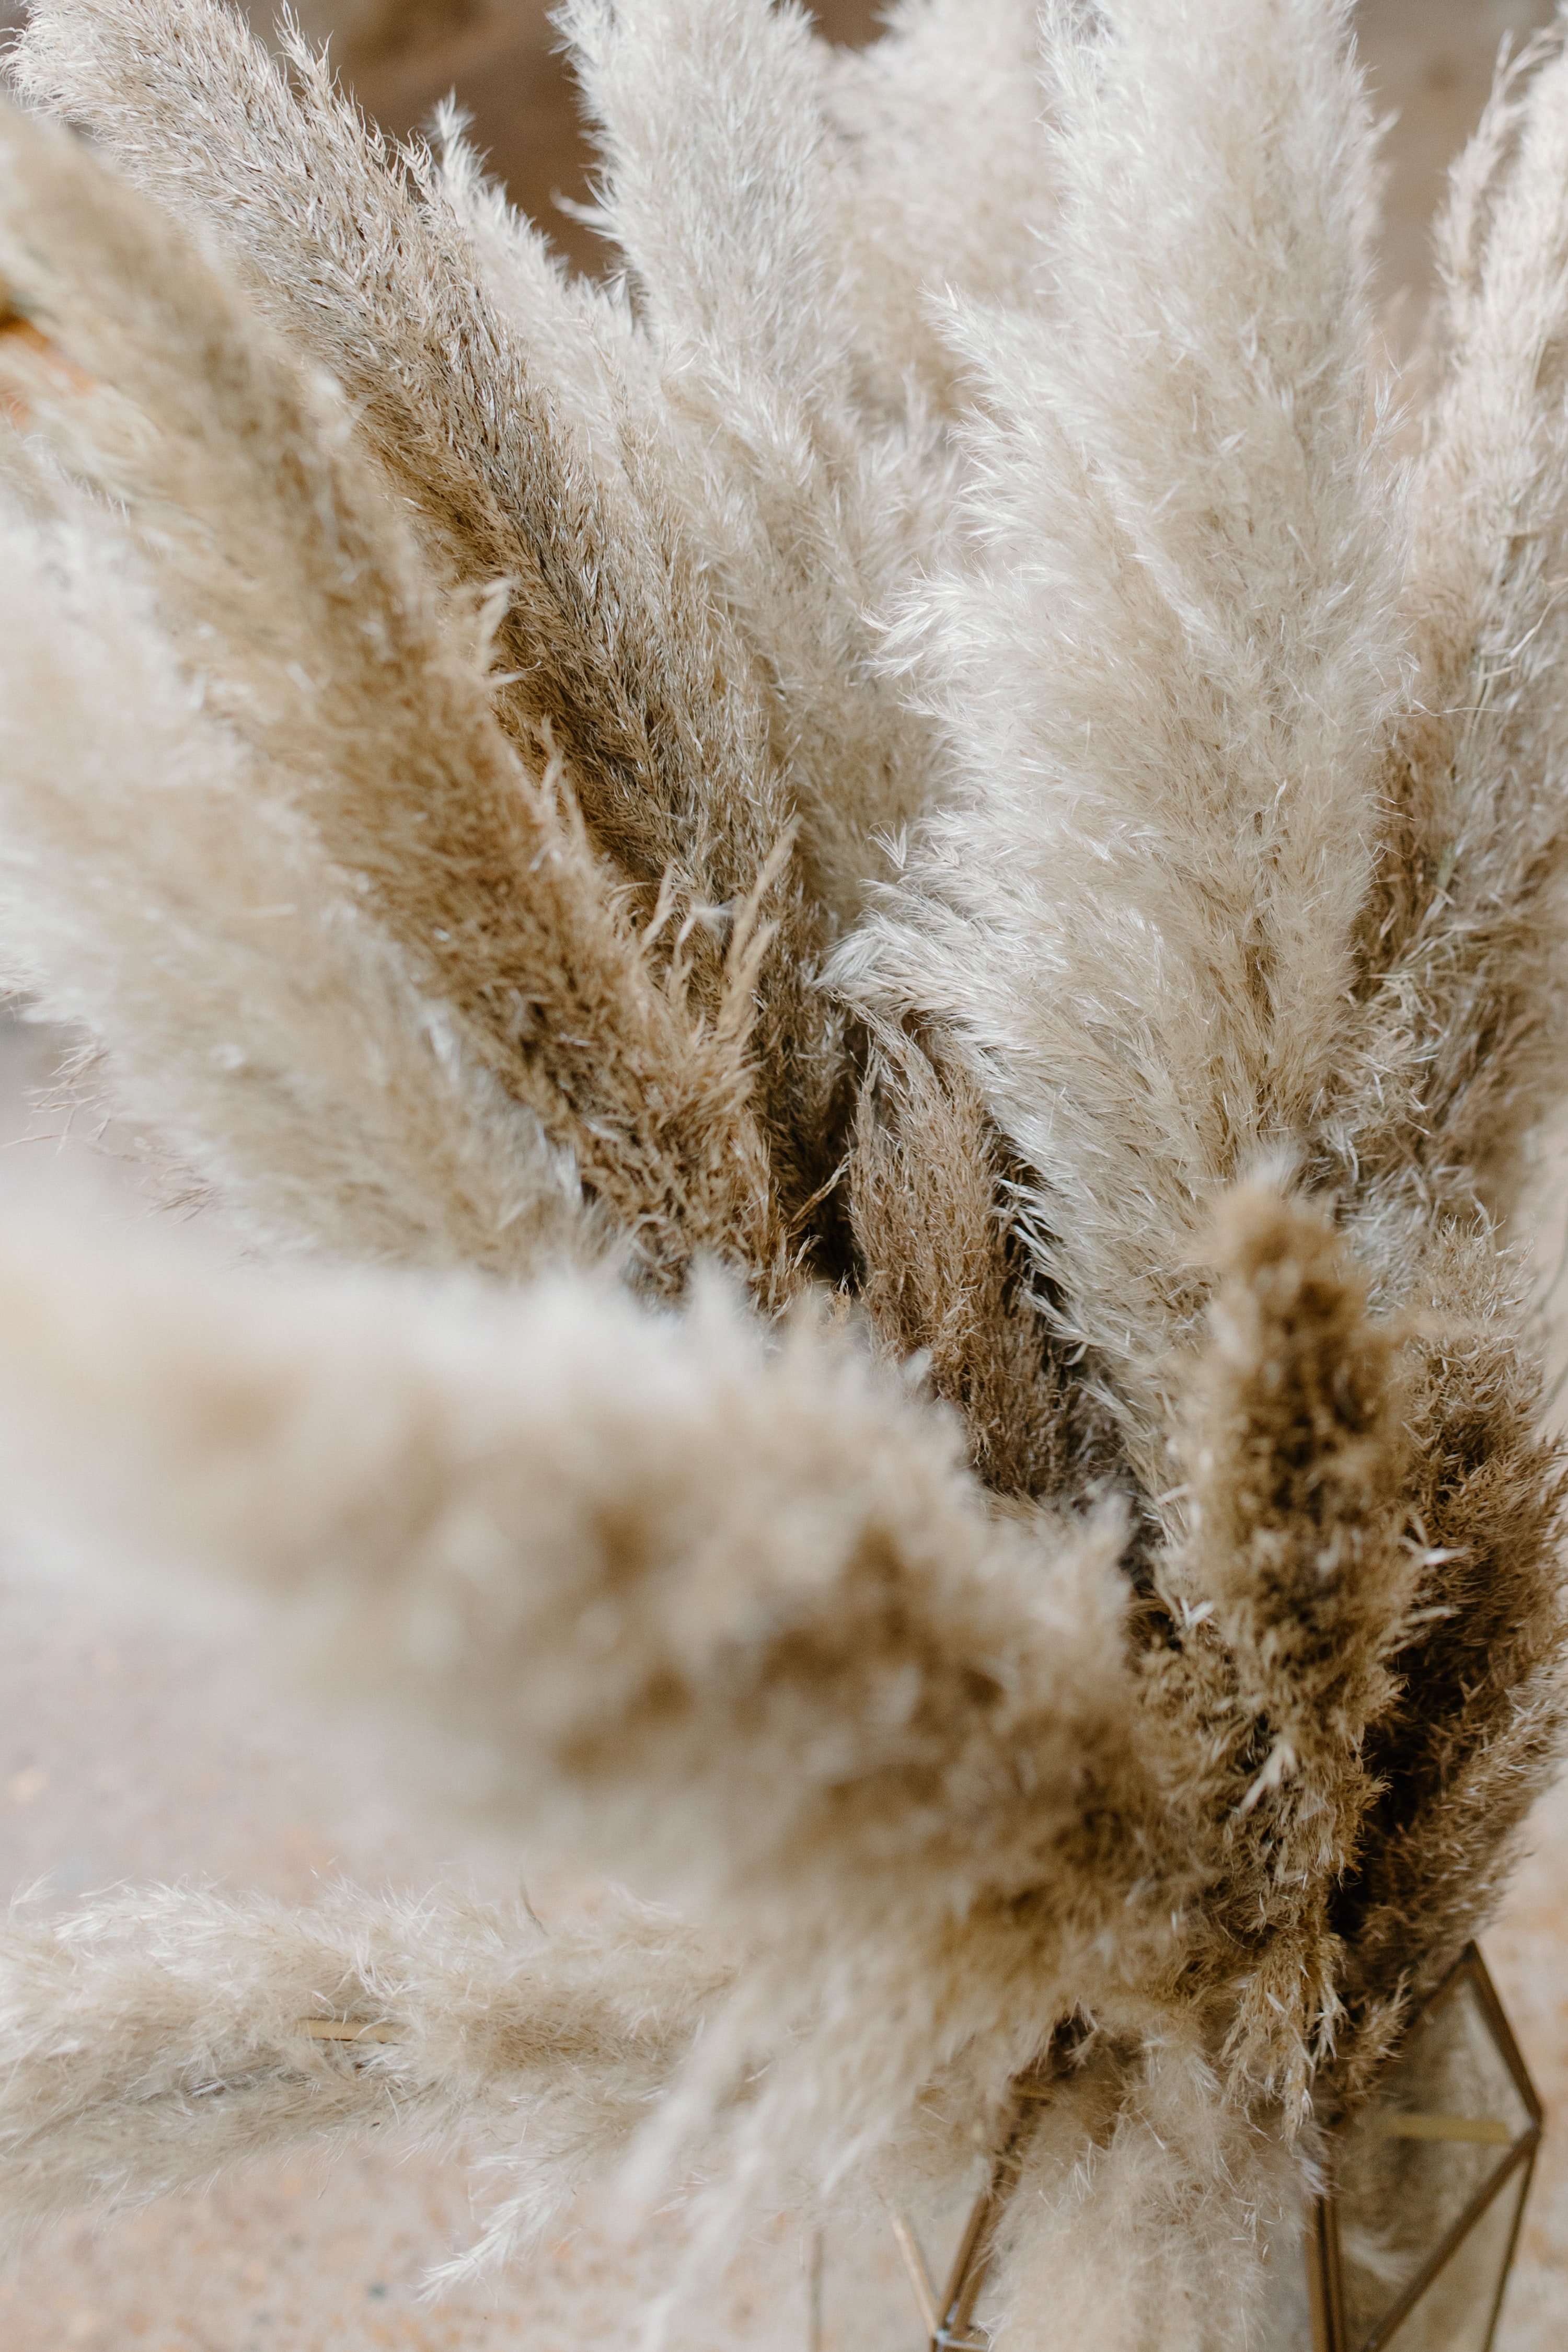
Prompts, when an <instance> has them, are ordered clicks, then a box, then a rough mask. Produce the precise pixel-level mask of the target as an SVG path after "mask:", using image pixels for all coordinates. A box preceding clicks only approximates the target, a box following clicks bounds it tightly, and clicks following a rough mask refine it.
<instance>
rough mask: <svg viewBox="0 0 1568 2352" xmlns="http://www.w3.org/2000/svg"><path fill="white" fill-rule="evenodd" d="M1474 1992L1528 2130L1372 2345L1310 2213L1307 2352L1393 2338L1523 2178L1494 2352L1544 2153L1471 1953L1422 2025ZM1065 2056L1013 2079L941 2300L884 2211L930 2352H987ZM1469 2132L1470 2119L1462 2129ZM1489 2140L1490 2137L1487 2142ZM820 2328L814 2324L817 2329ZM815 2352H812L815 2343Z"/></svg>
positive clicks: (1320, 2222)
mask: <svg viewBox="0 0 1568 2352" xmlns="http://www.w3.org/2000/svg"><path fill="white" fill-rule="evenodd" d="M1467 1980H1468V1982H1469V1984H1470V1985H1471V1986H1472V1987H1473V1989H1474V1990H1475V1993H1476V1995H1477V1998H1478V2000H1479V2002H1480V2005H1481V2010H1482V2013H1483V2015H1484V2016H1485V2018H1486V2021H1487V2024H1488V2027H1489V2030H1490V2032H1491V2035H1492V2039H1493V2041H1494V2042H1496V2044H1497V2048H1498V2052H1499V2054H1500V2057H1501V2058H1502V2061H1503V2063H1504V2064H1505V2065H1506V2067H1507V2068H1508V2071H1509V2073H1510V2075H1511V2076H1512V2078H1513V2082H1514V2084H1515V2087H1516V2088H1517V2090H1518V2092H1519V2095H1520V2098H1521V2103H1522V2105H1523V2106H1524V2111H1525V2114H1526V2116H1528V2117H1529V2121H1528V2123H1527V2124H1526V2126H1525V2127H1524V2129H1523V2131H1521V2133H1520V2134H1519V2135H1518V2136H1517V2137H1511V2136H1510V2138H1509V2139H1508V2141H1507V2142H1506V2143H1502V2142H1500V2143H1499V2144H1500V2145H1503V2144H1506V2145H1507V2146H1508V2148H1509V2153H1508V2155H1507V2157H1506V2158H1504V2160H1503V2162H1502V2163H1501V2164H1500V2166H1499V2167H1498V2169H1497V2170H1496V2172H1494V2173H1493V2174H1492V2176H1491V2178H1490V2179H1489V2180H1487V2181H1486V2182H1485V2183H1484V2184H1483V2185H1482V2187H1481V2188H1480V2189H1478V2190H1477V2192H1476V2194H1475V2196H1474V2197H1473V2198H1472V2199H1471V2200H1470V2201H1469V2203H1468V2205H1467V2206H1466V2208H1465V2210H1464V2211H1463V2212H1462V2213H1461V2214H1460V2215H1459V2218H1458V2221H1456V2222H1455V2223H1454V2225H1453V2227H1452V2228H1451V2229H1450V2230H1449V2231H1447V2234H1446V2236H1445V2237H1444V2238H1443V2239H1442V2241H1441V2242H1440V2243H1439V2244H1438V2245H1437V2247H1436V2250H1435V2252H1433V2253H1432V2254H1431V2256H1430V2257H1429V2259H1428V2260H1427V2261H1426V2263H1423V2265H1422V2267H1421V2269H1420V2271H1419V2272H1418V2273H1416V2275H1415V2278H1414V2279H1412V2280H1411V2282H1410V2284H1408V2285H1407V2286H1406V2288H1405V2291H1404V2293H1403V2294H1401V2295H1400V2297H1399V2299H1398V2301H1397V2302H1396V2303H1394V2305H1391V2306H1390V2308H1389V2310H1388V2311H1387V2312H1386V2313H1385V2314H1384V2316H1383V2318H1382V2319H1381V2320H1380V2321H1379V2322H1378V2324H1377V2326H1375V2327H1374V2328H1373V2331H1372V2333H1371V2335H1369V2336H1363V2338H1362V2339H1361V2341H1360V2342H1359V2343H1356V2344H1352V2342H1351V2341H1350V2337H1349V2334H1348V2330H1347V2328H1346V2324H1345V2304H1344V2273H1343V2266H1342V2256H1341V2251H1340V2212H1339V2200H1337V2198H1336V2197H1335V2196H1334V2194H1333V2192H1332V2191H1330V2192H1329V2194H1328V2195H1327V2196H1324V2197H1321V2198H1320V2199H1319V2200H1317V2203H1316V2205H1315V2206H1314V2209H1313V2212H1312V2218H1311V2222H1310V2227H1309V2230H1308V2235H1307V2247H1306V2260H1307V2286H1308V2296H1309V2304H1310V2315H1311V2331H1312V2352H1382V2347H1384V2346H1386V2345H1387V2344H1388V2343H1389V2339H1390V2338H1391V2337H1392V2336H1393V2335H1394V2330H1395V2329H1396V2328H1397V2327H1398V2326H1400V2324H1401V2322H1402V2321H1404V2320H1405V2318H1407V2317H1408V2315H1409V2314H1410V2312H1411V2311H1412V2309H1413V2308H1414V2307H1415V2304H1416V2303H1418V2302H1419V2300H1420V2298H1421V2296H1422V2295H1423V2294H1425V2293H1426V2289H1427V2288H1428V2287H1429V2286H1430V2285H1431V2284H1432V2282H1433V2280H1434V2279H1435V2278H1436V2275H1437V2273H1438V2272H1439V2271H1440V2270H1441V2269H1442V2267H1443V2265H1444V2263H1446V2262H1447V2260H1448V2258H1449V2256H1450V2255H1451V2254H1453V2253H1454V2252H1457V2250H1458V2246H1459V2243H1460V2242H1461V2240H1463V2239H1464V2238H1466V2237H1467V2236H1468V2234H1469V2232H1470V2231H1471V2230H1472V2229H1473V2228H1474V2227H1475V2225H1476V2223H1477V2222H1478V2221H1479V2220H1480V2219H1481V2216H1482V2215H1483V2214H1484V2213H1485V2212H1486V2211H1487V2210H1488V2208H1489V2206H1490V2205H1491V2204H1492V2202H1493V2201H1494V2200H1495V2199H1497V2198H1498V2197H1500V2196H1501V2194H1502V2193H1503V2190H1504V2189H1506V2188H1507V2187H1508V2186H1509V2184H1510V2182H1512V2181H1516V2180H1517V2179H1518V2178H1519V2175H1520V2173H1521V2170H1522V2171H1523V2174H1524V2180H1523V2184H1522V2193H1521V2196H1520V2199H1519V2202H1518V2206H1517V2208H1516V2210H1515V2213H1514V2221H1513V2228H1512V2230H1511V2231H1510V2236H1509V2242H1508V2249H1507V2252H1506V2253H1505V2255H1504V2257H1503V2261H1502V2264H1501V2268H1500V2272H1499V2274H1498V2286H1497V2293H1496V2294H1495V2296H1494V2297H1493V2300H1492V2307H1491V2312H1490V2315H1489V2320H1488V2325H1487V2335H1486V2340H1485V2343H1484V2345H1483V2346H1482V2347H1481V2352H1491V2343H1492V2338H1493V2336H1494V2335H1495V2334H1496V2332H1497V2323H1498V2315H1499V2313H1500V2310H1501V2307H1502V2297H1503V2289H1504V2287H1505V2286H1506V2285H1507V2284H1508V2275H1509V2272H1510V2269H1511V2268H1512V2265H1513V2256H1514V2249H1515V2246H1516V2245H1517V2243H1518V2239H1519V2231H1520V2224H1521V2221H1522V2219H1523V2215H1524V2207H1525V2202H1526V2200H1527V2199H1528V2197H1529V2195H1530V2181H1531V2174H1532V2173H1533V2171H1534V2168H1535V2157H1536V2150H1537V2148H1538V2147H1540V2144H1541V2133H1542V2122H1543V2120H1544V2114H1543V2110H1542V2105H1541V2100H1540V2097H1539V2095H1537V2092H1536V2089H1535V2085H1534V2084H1533V2083H1532V2082H1531V2079H1530V2074H1529V2070H1528V2069H1527V2067H1526V2065H1525V2063H1524V2059H1523V2057H1522V2055H1521V2052H1520V2047H1519V2044H1518V2042H1516V2041H1515V2040H1514V2037H1513V2031H1512V2028H1511V2027H1510V2024H1509V2021H1508V2019H1507V2017H1506V2015H1505V2014H1504V2011H1503V2007H1502V2003H1501V2002H1500V2000H1499V1999H1498V1996H1497V1989H1496V1987H1495V1986H1494V1985H1493V1983H1492V1980H1491V1978H1490V1977H1489V1975H1488V1973H1487V1968H1486V1963H1485V1961H1484V1960H1483V1959H1482V1958H1481V1956H1480V1953H1479V1950H1478V1948H1477V1947H1476V1946H1475V1945H1474V1944H1467V1945H1466V1947H1465V1948H1464V1951H1463V1952H1462V1953H1461V1954H1460V1956H1459V1958H1458V1961H1457V1962H1456V1963H1455V1965H1454V1967H1453V1968H1452V1969H1450V1970H1449V1971H1448V1974H1447V1976H1446V1977H1445V1978H1444V1979H1443V1981H1442V1983H1441V1984H1440V1985H1439V1986H1438V1987H1437V1989H1436V1992H1434V1993H1433V1995H1432V1997H1431V1999H1430V2000H1428V2001H1427V2003H1426V2007H1425V2009H1424V2010H1423V2011H1421V2015H1422V2016H1423V2017H1426V2016H1429V2015H1430V2014H1431V2012H1432V2011H1434V2010H1435V2009H1436V2007H1437V2006H1438V2005H1439V2003H1440V2002H1442V2001H1444V2000H1447V1999H1448V1998H1449V1996H1450V1995H1451V1994H1453V1993H1455V1992H1456V1991H1457V1990H1458V1987H1459V1985H1460V1983H1461V1982H1463V1981H1467ZM1067 2060H1068V2048H1067V2044H1066V2042H1064V2041H1062V2040H1060V2039H1058V2040H1055V2041H1053V2042H1052V2044H1051V2046H1050V2048H1049V2050H1048V2051H1047V2053H1046V2055H1045V2057H1044V2058H1043V2059H1042V2060H1041V2061H1040V2062H1039V2063H1038V2064H1037V2066H1035V2067H1033V2068H1032V2069H1031V2070H1030V2072H1029V2073H1028V2074H1024V2075H1021V2076H1019V2078H1018V2080H1017V2082H1016V2084H1015V2085H1014V2095H1013V2104H1012V2107H1011V2109H1010V2111H1009V2115H1008V2121H1007V2126H1006V2129H1005V2133H1004V2136H1003V2140H1002V2145H1001V2147H1000V2149H999V2151H998V2153H997V2155H996V2157H995V2158H994V2160H993V2163H992V2168H991V2177H990V2179H989V2181H988V2182H987V2184H986V2186H985V2188H984V2189H983V2190H982V2191H981V2193H980V2195H979V2196H978V2197H977V2198H976V2200H975V2201H974V2207H973V2211H972V2212H971V2213H970V2216H969V2219H968V2221H967V2222H966V2224H965V2226H964V2231H963V2237H962V2238H961V2239H960V2241H959V2245H958V2252H957V2253H956V2254H955V2255H954V2257H953V2260H952V2267H951V2269H950V2270H949V2273H948V2275H947V2279H946V2282H945V2284H943V2285H942V2287H941V2289H940V2290H939V2289H938V2287H937V2285H936V2284H935V2282H934V2281H933V2280H932V2277H931V2269H930V2266H929V2264H928V2263H927V2262H926V2258H925V2255H924V2252H923V2251H922V2250H921V2243H920V2241H919V2239H918V2238H917V2237H916V2235H915V2232H914V2231H913V2229H912V2228H911V2227H910V2221H909V2218H908V2216H907V2215H906V2214H904V2213H903V2212H901V2211H900V2210H899V2209H898V2208H897V2207H890V2208H889V2220H890V2221H891V2223H892V2227H893V2235H894V2237H895V2239H896V2240H897V2242H898V2247H899V2252H900V2254H901V2255H902V2257H903V2262H904V2268H905V2269H906V2271H907V2272H908V2273H909V2278H910V2286H911V2287H912V2288H913V2290H914V2296H915V2301H916V2303H917V2305H919V2307H920V2313H921V2319H922V2321H923V2322H924V2324H925V2329H926V2342H927V2352H990V2347H989V2339H988V2338H987V2337H986V2336H984V2335H982V2334H979V2333H977V2332H976V2331H975V2330H974V2327H973V2318H974V2306H975V2305H976V2304H977V2303H978V2301H979V2299H980V2295H981V2292H982V2290H983V2288H984V2284H985V2281H986V2277H987V2275H988V2273H989V2271H990V2267H991V2261H992V2256H993V2254H994V2251H995V2242H996V2233H997V2230H998V2226H999V2224H1000V2222H1001V2220H1002V2217H1003V2214H1004V2213H1005V2210H1006V2207H1007V2203H1008V2200H1009V2199H1010V2198H1011V2196H1012V2194H1013V2191H1014V2189H1015V2188H1016V2186H1017V2179H1018V2174H1019V2170H1020V2168H1021V2166H1022V2162H1023V2156H1024V2149H1025V2145H1026V2141H1027V2138H1028V2136H1029V2132H1030V2129H1031V2126H1032V2125H1033V2123H1034V2120H1035V2117H1036V2116H1037V2114H1038V2112H1039V2105H1040V2102H1041V2101H1042V2100H1045V2099H1047V2098H1048V2097H1049V2096H1050V2092H1051V2085H1052V2084H1053V2082H1054V2081H1055V2080H1056V2078H1057V2077H1058V2075H1059V2074H1061V2073H1062V2072H1063V2071H1064V2069H1065V2067H1066V2064H1067ZM1406 2120H1407V2121H1408V2122H1411V2123H1415V2124H1418V2125H1420V2126H1424V2128H1422V2129H1420V2130H1419V2131H1416V2132H1413V2133H1407V2134H1405V2135H1402V2136H1406V2137H1427V2138H1444V2137H1454V2138H1459V2137H1462V2138H1465V2139H1472V2138H1475V2137H1478V2130H1477V2127H1476V2126H1474V2125H1473V2124H1469V2127H1468V2128H1457V2129H1451V2130H1444V2129H1443V2128H1441V2126H1444V2125H1446V2124H1449V2123H1452V2122H1457V2121H1458V2119H1453V2118H1447V2117H1440V2116H1424V2117H1412V2118H1408V2119H1406ZM1465 2121H1466V2123H1467V2124H1468V2119H1465ZM1487 2136H1488V2137H1489V2135H1487ZM818 2324H819V2325H820V2323H818ZM812 2352H817V2347H816V2341H814V2343H813V2347H812Z"/></svg>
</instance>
